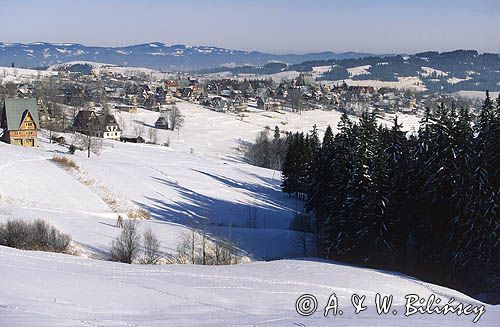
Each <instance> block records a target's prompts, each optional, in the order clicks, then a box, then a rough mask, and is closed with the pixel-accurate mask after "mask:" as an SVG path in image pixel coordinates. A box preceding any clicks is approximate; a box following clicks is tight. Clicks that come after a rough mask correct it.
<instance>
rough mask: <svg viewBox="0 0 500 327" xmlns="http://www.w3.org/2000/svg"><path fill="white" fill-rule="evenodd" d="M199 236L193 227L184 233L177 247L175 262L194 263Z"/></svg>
mask: <svg viewBox="0 0 500 327" xmlns="http://www.w3.org/2000/svg"><path fill="white" fill-rule="evenodd" d="M198 244H199V235H198V233H197V231H196V228H194V226H191V227H190V228H189V231H186V232H184V235H183V237H182V240H181V242H180V243H179V245H178V246H177V260H178V261H179V262H189V263H192V264H195V263H196V259H197V254H196V252H197V248H198Z"/></svg>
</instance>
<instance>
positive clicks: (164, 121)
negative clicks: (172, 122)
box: [155, 116, 168, 129]
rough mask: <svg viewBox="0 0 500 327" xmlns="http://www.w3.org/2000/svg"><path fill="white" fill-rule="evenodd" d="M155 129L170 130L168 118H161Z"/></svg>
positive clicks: (157, 121)
mask: <svg viewBox="0 0 500 327" xmlns="http://www.w3.org/2000/svg"><path fill="white" fill-rule="evenodd" d="M155 128H159V129H168V120H167V118H166V117H163V116H160V117H159V118H158V119H157V120H156V122H155Z"/></svg>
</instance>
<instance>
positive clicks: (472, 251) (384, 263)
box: [271, 93, 500, 302]
mask: <svg viewBox="0 0 500 327" xmlns="http://www.w3.org/2000/svg"><path fill="white" fill-rule="evenodd" d="M401 128H402V126H401V124H400V123H399V122H398V121H397V119H395V120H394V122H393V125H392V127H383V126H381V125H378V124H377V121H376V116H375V115H373V114H365V115H363V116H362V117H361V119H360V120H359V121H358V122H354V121H352V120H351V119H349V117H348V116H347V115H346V114H344V115H343V116H342V119H341V121H340V123H339V125H338V130H339V132H338V134H336V135H334V134H333V132H332V129H331V128H330V127H329V128H328V129H327V131H326V133H325V134H324V137H323V140H322V141H320V139H319V137H318V133H317V131H316V129H315V128H313V130H312V131H311V132H310V133H306V134H304V133H295V134H289V135H288V137H287V138H286V139H285V144H286V149H285V154H284V160H283V163H282V189H283V192H286V193H288V194H289V195H290V196H296V197H299V198H301V199H304V200H305V201H306V211H307V212H306V213H307V214H308V217H311V218H310V219H311V221H310V224H311V226H313V227H314V228H313V231H314V235H315V236H316V246H317V254H318V255H319V256H322V257H325V258H329V259H335V260H339V261H343V262H348V263H351V264H357V265H362V266H367V267H373V268H383V269H392V270H397V271H401V272H404V273H407V274H410V275H413V276H417V277H419V278H422V279H424V280H428V281H431V282H435V283H439V284H443V285H447V286H451V287H453V288H456V289H459V290H462V291H464V292H467V293H469V294H471V295H477V294H479V293H483V294H484V293H490V294H494V293H495V292H496V294H497V295H496V296H497V297H498V292H499V291H500V237H499V231H500V217H499V216H500V215H499V204H500V151H499V149H500V97H499V98H498V99H497V100H496V102H495V101H493V100H492V99H491V98H490V96H489V94H488V93H487V95H486V99H485V101H484V104H483V106H482V110H481V111H480V113H478V114H472V113H471V112H470V111H469V109H468V108H456V107H455V106H453V105H451V106H445V105H444V104H441V105H439V107H438V109H437V110H434V111H431V110H427V112H426V115H425V117H424V118H423V119H422V120H421V123H420V128H419V131H418V133H416V134H415V135H407V133H405V132H403V131H402V130H401ZM274 140H275V141H273V142H271V143H276V142H278V141H276V140H277V138H276V135H275V139H274ZM489 301H490V302H491V301H493V302H495V301H498V298H497V299H496V300H491V298H490V300H489Z"/></svg>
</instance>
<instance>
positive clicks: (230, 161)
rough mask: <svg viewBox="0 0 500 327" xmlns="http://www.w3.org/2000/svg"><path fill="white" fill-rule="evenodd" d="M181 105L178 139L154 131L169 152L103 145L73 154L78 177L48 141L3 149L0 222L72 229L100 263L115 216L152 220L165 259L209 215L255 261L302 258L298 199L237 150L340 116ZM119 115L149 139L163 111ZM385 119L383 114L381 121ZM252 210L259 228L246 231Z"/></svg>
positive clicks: (128, 129) (409, 119) (218, 231)
mask: <svg viewBox="0 0 500 327" xmlns="http://www.w3.org/2000/svg"><path fill="white" fill-rule="evenodd" d="M178 107H179V108H180V110H181V112H182V113H183V115H184V116H185V126H184V127H183V128H182V129H181V130H180V133H178V132H176V131H165V130H159V131H158V142H159V143H160V144H163V143H165V142H167V141H169V142H170V146H169V147H166V146H161V145H149V144H132V143H121V142H114V141H106V142H104V145H103V149H102V151H101V153H100V154H99V155H98V156H95V155H92V158H90V159H88V158H87V157H86V153H84V152H77V154H76V155H74V156H70V157H71V158H72V159H73V160H74V161H75V162H76V163H77V164H78V166H79V167H80V171H79V173H78V174H77V176H74V175H71V174H68V173H67V172H66V171H65V170H63V169H61V168H59V167H58V166H57V165H55V164H54V163H53V162H52V161H51V160H50V159H51V158H52V157H53V156H54V155H64V153H65V152H67V148H65V147H62V146H59V145H55V144H48V142H47V140H46V139H44V138H41V139H40V147H39V148H37V149H27V148H21V147H15V146H10V145H7V144H3V143H0V178H1V180H2V183H1V184H0V209H3V212H1V213H0V221H5V220H7V219H9V218H21V219H36V218H41V219H45V220H47V221H50V222H51V223H53V224H54V225H55V226H56V227H58V228H59V229H61V230H63V231H64V232H67V233H70V234H71V235H72V236H73V239H74V240H75V241H76V245H77V246H78V248H79V250H80V251H81V253H82V254H83V255H88V256H97V257H103V256H105V255H106V253H107V252H108V251H109V247H110V243H111V240H112V239H113V238H115V237H116V235H117V234H118V233H119V229H118V228H116V227H114V225H115V223H116V219H117V216H118V215H119V214H121V215H126V213H127V212H128V211H130V210H136V209H138V208H144V209H146V210H147V211H148V212H149V213H150V214H151V217H152V218H153V219H151V220H148V221H141V222H140V224H141V228H144V229H145V228H148V227H151V228H152V229H153V230H154V231H155V233H157V234H158V236H159V237H160V238H161V241H162V244H163V251H164V252H166V253H173V252H175V250H176V247H177V244H178V240H179V238H180V236H181V235H182V233H184V232H186V226H187V227H189V226H191V225H193V224H196V222H197V221H201V220H202V219H208V220H209V222H210V223H209V225H210V231H211V233H213V235H214V236H228V235H229V234H230V235H231V236H232V237H233V238H234V240H235V241H237V243H238V244H239V246H240V247H241V249H242V250H243V251H244V252H246V254H247V255H248V256H249V257H251V258H254V259H264V260H268V259H277V258H289V257H296V256H299V255H301V254H300V251H299V249H298V248H297V247H295V246H294V244H292V243H293V242H292V241H291V239H292V238H293V234H292V233H291V232H290V231H289V230H288V226H289V223H290V220H291V219H292V217H293V216H294V214H295V212H297V211H301V210H302V206H303V203H302V202H301V201H299V200H297V199H295V198H290V197H288V196H287V195H286V194H284V193H282V192H281V189H280V183H281V176H280V173H279V172H278V171H273V170H269V169H263V168H259V167H255V166H251V165H248V164H247V163H245V162H244V160H243V159H242V155H243V153H242V152H241V151H240V150H239V149H238V148H239V147H240V146H241V145H242V144H245V143H247V142H252V141H253V140H254V139H255V136H256V134H257V133H258V132H260V131H261V130H262V129H263V128H264V127H265V126H269V127H270V128H271V129H273V128H274V126H275V125H278V126H279V127H280V128H281V130H282V131H285V130H286V131H295V130H302V131H306V132H307V131H309V130H310V129H311V128H312V125H313V124H314V123H317V125H318V130H319V132H320V133H322V132H323V131H324V130H325V129H326V126H327V125H328V124H331V125H332V126H333V127H335V126H336V125H337V123H338V121H339V119H340V114H339V113H338V112H330V111H320V110H315V111H308V112H304V113H303V114H302V115H298V114H296V113H275V112H267V111H261V110H257V109H253V110H251V111H250V112H248V113H245V117H240V116H237V115H234V114H224V113H217V112H213V111H210V110H207V109H205V108H202V107H201V106H198V105H193V104H190V103H185V102H181V103H178ZM116 116H117V120H118V121H119V122H120V124H121V126H122V127H123V129H124V134H126V135H127V134H128V135H135V134H134V133H136V127H137V126H141V127H142V128H143V134H144V137H145V138H146V139H148V133H149V130H150V129H151V126H153V125H154V122H155V121H156V119H157V118H158V116H159V113H154V112H150V111H145V110H139V112H138V113H137V114H129V113H116ZM401 117H402V118H401V119H402V121H403V123H405V124H406V127H407V128H408V129H414V128H415V127H414V126H416V125H417V124H418V120H419V118H418V117H417V116H413V115H411V116H410V115H409V116H401ZM390 121H391V118H390V117H386V118H385V120H384V121H381V122H382V123H388V124H390ZM271 133H272V132H271ZM271 135H272V134H271ZM70 141H71V136H68V142H70ZM31 172H37V173H36V174H32V173H31ZM82 178H83V180H84V182H83V183H82ZM28 181H29V182H28ZM85 181H87V182H85ZM86 184H90V185H86ZM103 198H112V199H113V200H115V201H116V202H117V203H118V204H119V205H118V207H119V209H118V210H116V208H115V209H114V210H113V208H110V207H109V205H108V204H106V202H105V201H103ZM251 210H255V213H256V217H257V218H256V227H257V228H248V227H249V226H248V219H249V212H250V211H251Z"/></svg>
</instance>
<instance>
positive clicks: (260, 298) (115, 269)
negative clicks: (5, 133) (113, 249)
mask: <svg viewBox="0 0 500 327" xmlns="http://www.w3.org/2000/svg"><path fill="white" fill-rule="evenodd" d="M0 272H1V276H2V278H0V325H1V326H9V327H11V326H12V327H20V326H23V327H24V326H26V327H28V326H37V327H45V326H162V327H163V326H438V325H439V326H473V325H475V326H498V320H499V319H500V308H499V307H498V306H496V307H495V306H489V305H486V306H485V313H484V314H483V315H482V316H481V318H480V320H479V322H478V323H476V324H473V323H472V321H473V319H474V317H475V315H469V316H465V315H462V316H457V315H454V314H448V315H447V316H444V315H437V314H433V315H430V314H415V315H412V316H409V317H405V316H404V312H405V307H404V305H405V301H406V300H405V299H404V296H405V295H406V294H410V293H415V294H418V295H419V296H420V297H424V298H427V297H429V296H430V295H431V294H435V295H436V296H437V297H439V298H440V299H441V300H442V301H443V303H444V302H445V301H446V302H447V301H448V300H449V299H450V298H452V297H453V298H454V303H467V304H469V303H470V304H472V305H474V306H481V305H482V304H481V303H478V302H476V301H474V300H473V299H471V298H469V297H467V296H465V295H463V294H460V293H458V292H456V291H453V290H450V289H446V288H443V287H439V286H435V285H431V284H427V283H423V282H420V281H418V280H415V279H412V278H408V277H405V276H402V275H397V274H390V273H385V272H381V271H376V270H369V269H361V268H354V267H349V266H345V265H340V264H335V263H331V262H318V261H308V260H282V261H273V262H259V263H250V264H241V265H235V266H217V267H214V266H193V265H164V266H140V265H125V264H118V263H111V262H105V261H98V260H92V259H85V258H79V257H72V256H68V255H59V254H50V253H40V252H38V253H37V252H29V251H20V250H15V249H10V248H5V247H0ZM378 292H380V293H382V294H383V295H393V296H394V302H393V305H392V307H391V310H396V311H397V315H393V314H392V312H391V313H389V314H387V315H382V316H379V315H377V313H376V309H375V307H374V303H375V301H374V298H375V294H376V293H378ZM305 293H309V294H312V295H314V296H315V297H316V298H317V301H318V310H317V311H316V313H314V314H313V315H311V316H309V317H302V316H300V315H299V314H297V313H296V311H295V301H296V300H297V298H298V297H299V296H301V295H302V294H305ZM332 293H335V295H336V297H337V299H338V305H339V308H340V310H342V311H343V315H337V316H335V317H334V316H332V314H331V312H330V316H329V317H328V318H324V317H323V315H322V313H323V312H322V311H323V308H324V307H325V306H326V303H327V300H328V297H329V296H330V295H331V294H332ZM352 294H358V295H359V296H363V295H365V296H366V300H365V305H366V306H367V310H366V311H363V312H361V313H359V314H358V315H355V314H354V313H353V311H354V309H353V307H352V305H351V301H350V299H351V296H352Z"/></svg>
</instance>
